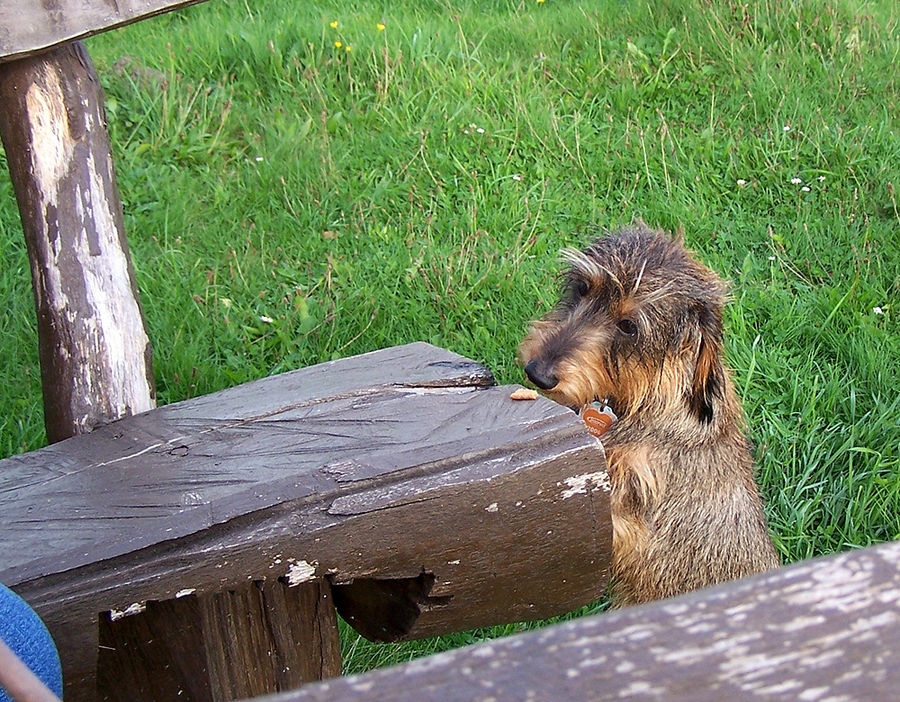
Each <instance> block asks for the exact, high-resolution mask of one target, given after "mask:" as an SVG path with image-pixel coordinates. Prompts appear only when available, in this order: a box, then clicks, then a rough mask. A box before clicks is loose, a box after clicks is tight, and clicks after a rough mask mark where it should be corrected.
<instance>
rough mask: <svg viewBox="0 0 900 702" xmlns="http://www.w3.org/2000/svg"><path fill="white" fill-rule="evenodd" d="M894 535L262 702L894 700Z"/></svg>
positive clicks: (899, 592) (898, 563) (897, 596)
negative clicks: (861, 546)
mask: <svg viewBox="0 0 900 702" xmlns="http://www.w3.org/2000/svg"><path fill="white" fill-rule="evenodd" d="M898 574H900V542H894V543H890V544H883V545H881V546H874V547H871V548H868V549H864V550H861V551H852V552H849V553H843V554H840V555H837V556H833V557H829V558H822V559H817V560H812V561H807V562H803V563H800V564H797V565H794V566H791V567H787V568H782V569H779V570H776V571H771V572H769V573H767V574H765V575H761V576H756V577H753V578H749V579H747V580H742V581H738V582H734V583H729V584H726V585H721V586H717V587H715V588H710V589H708V590H701V591H697V592H694V593H691V594H689V595H685V596H683V597H678V598H673V599H671V600H666V601H662V602H657V603H653V604H650V605H645V606H641V607H633V608H630V609H625V610H621V611H618V612H611V613H608V614H602V615H597V616H594V617H588V618H584V619H580V620H576V621H572V622H567V623H565V624H560V625H556V626H553V627H548V628H547V629H543V630H541V631H537V632H530V633H527V634H519V635H516V636H512V637H509V638H505V639H499V640H496V641H493V642H489V643H486V644H481V645H477V646H471V647H468V648H463V649H457V650H455V651H451V652H448V653H444V654H440V655H436V656H431V657H428V658H424V659H420V660H417V661H412V662H411V663H407V664H404V665H400V666H395V667H393V668H388V669H385V670H380V671H374V672H371V673H367V674H365V675H357V676H352V677H347V678H340V679H335V680H332V681H328V682H325V683H317V684H314V685H308V686H305V687H304V688H303V689H301V690H299V691H297V692H294V693H290V694H284V695H278V696H275V697H272V698H268V702H314V701H315V700H321V701H322V702H326V701H327V702H331V701H332V700H345V701H347V702H352V701H355V700H360V701H361V700H396V701H397V702H402V701H403V700H410V701H411V702H412V701H413V700H416V701H418V700H423V699H425V700H448V699H454V700H475V699H487V698H490V699H493V700H497V701H498V702H503V701H505V700H510V701H512V700H529V699H534V700H611V699H638V700H667V702H706V701H709V702H712V701H714V700H746V699H765V700H786V699H790V700H891V699H897V691H898V690H900V666H898V665H897V660H896V658H897V656H896V652H897V650H898V649H900V575H898Z"/></svg>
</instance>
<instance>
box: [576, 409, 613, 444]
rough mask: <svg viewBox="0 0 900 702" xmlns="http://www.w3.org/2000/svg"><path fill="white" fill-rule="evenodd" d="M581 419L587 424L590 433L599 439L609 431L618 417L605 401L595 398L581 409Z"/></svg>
mask: <svg viewBox="0 0 900 702" xmlns="http://www.w3.org/2000/svg"><path fill="white" fill-rule="evenodd" d="M580 416H581V421H583V422H584V423H585V426H587V430H588V433H589V434H591V435H592V436H596V437H597V438H598V439H599V438H600V437H601V436H603V435H604V434H605V433H606V432H608V431H609V428H610V427H611V426H612V425H613V424H614V423H615V421H616V420H617V419H618V417H616V413H615V412H613V411H612V408H611V407H610V406H609V405H608V404H606V403H605V402H603V403H601V402H598V401H597V400H594V401H593V402H592V403H591V404H589V405H587V406H585V407H584V408H583V409H582V410H581V414H580Z"/></svg>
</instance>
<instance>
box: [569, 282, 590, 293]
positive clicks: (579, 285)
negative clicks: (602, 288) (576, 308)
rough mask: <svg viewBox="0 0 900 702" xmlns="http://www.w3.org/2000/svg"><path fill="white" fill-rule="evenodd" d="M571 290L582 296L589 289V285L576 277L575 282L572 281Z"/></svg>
mask: <svg viewBox="0 0 900 702" xmlns="http://www.w3.org/2000/svg"><path fill="white" fill-rule="evenodd" d="M572 290H573V291H574V292H575V295H576V296H578V297H584V296H585V295H587V294H588V292H589V291H590V286H589V285H588V283H587V281H586V280H582V279H581V278H577V279H576V280H575V282H573V283H572Z"/></svg>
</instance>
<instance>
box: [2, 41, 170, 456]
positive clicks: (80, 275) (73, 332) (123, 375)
mask: <svg viewBox="0 0 900 702" xmlns="http://www.w3.org/2000/svg"><path fill="white" fill-rule="evenodd" d="M0 105H2V106H3V109H0V137H2V139H3V145H4V147H5V149H6V158H7V161H8V163H9V170H10V175H11V177H12V183H13V187H14V189H15V193H16V199H17V200H18V204H19V213H20V215H21V217H22V226H23V229H24V232H25V240H26V243H27V247H28V255H29V258H30V259H31V273H32V283H33V286H34V295H35V304H36V307H37V316H38V334H39V337H40V339H39V343H40V359H41V377H42V383H43V388H44V422H45V425H46V427H47V437H48V439H49V440H50V441H51V442H53V441H59V440H61V439H65V438H68V437H69V436H72V435H74V434H81V433H84V432H86V431H90V430H91V429H92V428H94V427H95V426H97V425H98V424H102V423H105V422H108V421H111V420H113V419H118V418H119V417H122V416H125V415H129V414H136V413H138V412H143V411H145V410H149V409H152V408H153V407H154V405H155V389H154V384H153V373H152V367H151V354H150V342H149V339H148V337H147V332H146V329H145V326H144V319H143V316H142V314H141V308H140V303H139V301H138V294H137V286H136V284H135V277H134V271H133V270H132V267H131V261H130V259H129V257H128V244H127V243H126V240H125V230H124V224H123V218H122V203H121V201H120V199H119V192H118V188H117V186H116V180H115V174H114V172H113V163H112V156H111V155H110V146H109V136H108V134H107V131H106V116H105V113H104V109H103V94H102V91H101V88H100V83H99V81H98V79H97V74H96V72H95V71H94V67H93V65H92V63H91V60H90V57H89V56H88V54H87V51H86V50H85V48H84V46H83V45H82V43H81V42H71V43H69V44H65V45H63V46H61V47H58V48H55V49H51V50H49V51H47V52H44V53H41V54H38V55H37V56H32V57H29V58H25V59H20V60H18V61H12V62H10V63H4V64H0Z"/></svg>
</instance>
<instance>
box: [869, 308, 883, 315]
mask: <svg viewBox="0 0 900 702" xmlns="http://www.w3.org/2000/svg"><path fill="white" fill-rule="evenodd" d="M872 312H874V313H875V314H884V310H883V309H881V308H880V307H873V308H872Z"/></svg>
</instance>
